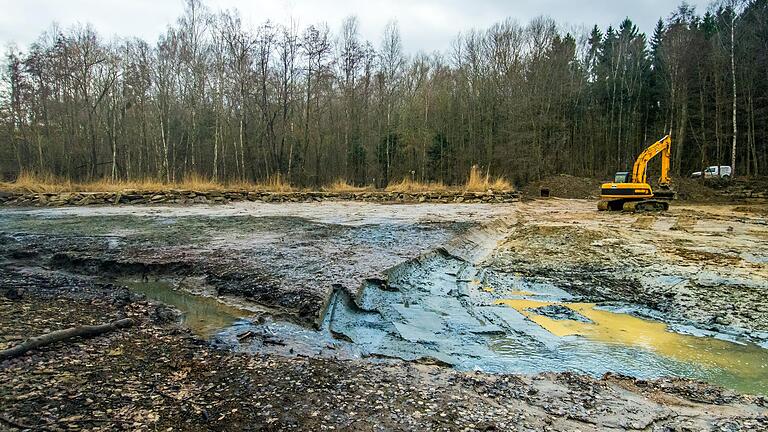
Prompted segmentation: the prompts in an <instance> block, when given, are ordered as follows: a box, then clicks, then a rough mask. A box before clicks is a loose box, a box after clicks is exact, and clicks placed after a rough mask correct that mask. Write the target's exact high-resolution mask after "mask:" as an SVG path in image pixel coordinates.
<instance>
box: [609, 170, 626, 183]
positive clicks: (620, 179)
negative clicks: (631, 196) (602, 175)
mask: <svg viewBox="0 0 768 432" xmlns="http://www.w3.org/2000/svg"><path fill="white" fill-rule="evenodd" d="M613 182H614V183H629V173H628V172H626V171H620V172H617V173H616V176H615V177H614V178H613Z"/></svg>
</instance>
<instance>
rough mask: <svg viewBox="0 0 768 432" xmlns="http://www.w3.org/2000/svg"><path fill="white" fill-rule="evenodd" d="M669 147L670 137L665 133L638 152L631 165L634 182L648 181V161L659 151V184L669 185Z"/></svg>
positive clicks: (670, 143) (670, 145)
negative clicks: (633, 163)
mask: <svg viewBox="0 0 768 432" xmlns="http://www.w3.org/2000/svg"><path fill="white" fill-rule="evenodd" d="M671 147H672V138H671V137H670V136H669V135H667V136H665V137H664V138H662V139H660V140H658V141H656V142H655V143H654V144H652V145H651V146H650V147H648V148H647V149H645V151H643V152H642V153H640V156H638V157H637V160H636V161H635V165H634V166H633V167H632V181H633V182H635V183H648V179H647V171H648V162H649V161H650V160H651V159H653V158H654V157H655V156H656V155H658V154H659V153H661V177H660V178H659V186H662V187H667V186H669V167H670V160H671V154H670V148H671Z"/></svg>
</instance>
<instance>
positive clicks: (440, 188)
mask: <svg viewBox="0 0 768 432" xmlns="http://www.w3.org/2000/svg"><path fill="white" fill-rule="evenodd" d="M450 189H451V188H450V187H449V186H446V185H445V184H443V183H440V182H430V183H422V182H419V181H415V180H411V179H409V178H404V179H403V180H401V181H400V182H399V183H392V184H390V185H389V186H387V189H386V190H387V192H403V193H414V192H445V191H448V190H450Z"/></svg>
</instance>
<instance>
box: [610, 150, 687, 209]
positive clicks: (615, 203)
mask: <svg viewBox="0 0 768 432" xmlns="http://www.w3.org/2000/svg"><path fill="white" fill-rule="evenodd" d="M671 147H672V138H671V137H670V136H669V135H667V136H665V137H664V138H662V139H660V140H659V141H656V142H655V143H653V144H652V145H650V146H649V147H648V148H647V149H645V150H644V151H643V152H642V153H640V156H638V157H637V160H635V163H634V165H633V166H632V171H631V172H629V171H620V172H618V173H616V176H615V177H614V179H613V182H610V183H603V185H602V187H601V191H600V202H599V203H598V204H597V208H598V210H625V211H664V210H667V209H669V201H670V200H672V199H674V197H675V193H674V192H673V191H672V190H671V189H670V178H669V167H670V160H671V157H670V156H671V152H670V149H671ZM659 154H660V155H661V176H660V178H659V188H658V189H657V190H656V191H654V190H653V189H652V188H651V185H650V184H648V178H647V177H648V162H649V161H650V160H651V159H653V158H654V157H656V156H657V155H659Z"/></svg>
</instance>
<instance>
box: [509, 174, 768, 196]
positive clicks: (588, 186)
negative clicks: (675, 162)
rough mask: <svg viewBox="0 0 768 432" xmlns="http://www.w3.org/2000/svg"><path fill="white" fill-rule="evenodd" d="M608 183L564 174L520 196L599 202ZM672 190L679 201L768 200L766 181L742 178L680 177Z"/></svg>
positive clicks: (531, 185) (523, 190)
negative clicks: (544, 191) (602, 188)
mask: <svg viewBox="0 0 768 432" xmlns="http://www.w3.org/2000/svg"><path fill="white" fill-rule="evenodd" d="M604 181H607V180H600V179H594V178H589V177H576V176H571V175H567V174H560V175H555V176H550V177H547V178H545V179H542V180H540V181H535V182H531V183H529V184H528V185H526V186H524V187H523V188H521V189H520V192H521V195H522V197H523V199H534V198H539V197H541V196H542V191H543V190H546V191H548V192H549V196H551V197H556V198H572V199H597V198H599V197H600V185H601V184H602V183H603V182H604ZM672 187H673V189H674V190H675V191H676V192H677V198H678V199H680V200H683V201H691V202H715V203H725V202H738V201H744V200H755V201H767V200H768V178H766V177H757V178H748V179H747V178H738V179H735V180H732V181H709V180H707V181H702V180H701V179H692V178H685V177H676V178H674V179H673V180H672Z"/></svg>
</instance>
